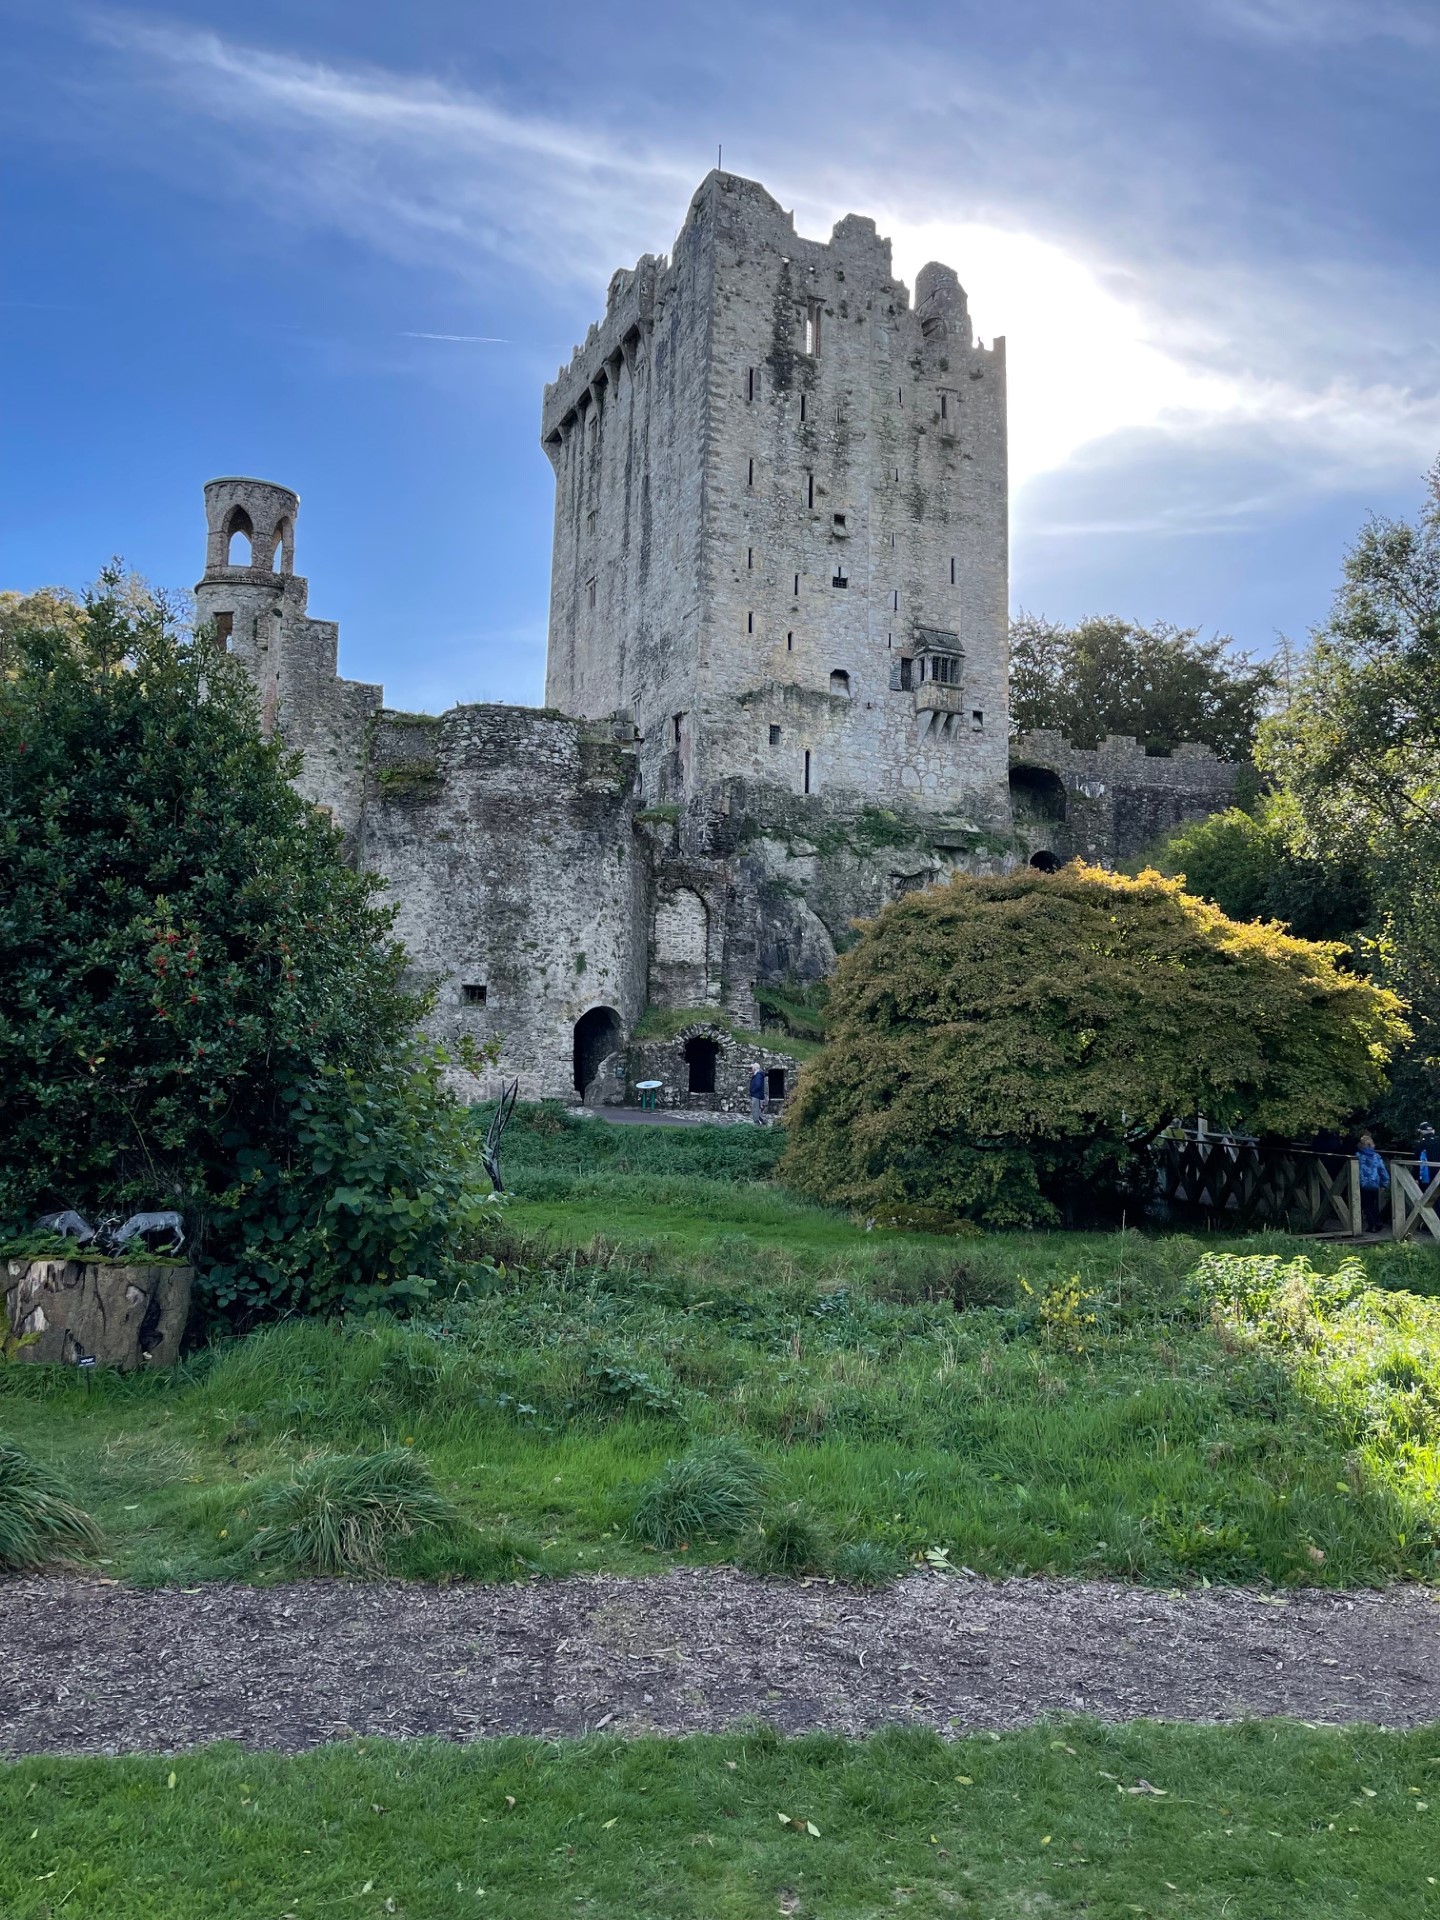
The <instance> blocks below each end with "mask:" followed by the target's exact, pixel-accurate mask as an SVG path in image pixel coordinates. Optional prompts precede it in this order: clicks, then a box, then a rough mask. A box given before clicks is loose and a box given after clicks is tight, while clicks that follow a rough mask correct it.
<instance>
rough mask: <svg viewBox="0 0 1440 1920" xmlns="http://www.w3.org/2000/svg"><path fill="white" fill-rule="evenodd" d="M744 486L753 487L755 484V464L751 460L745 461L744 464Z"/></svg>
mask: <svg viewBox="0 0 1440 1920" xmlns="http://www.w3.org/2000/svg"><path fill="white" fill-rule="evenodd" d="M745 484H746V486H747V487H753V486H754V484H755V462H754V461H753V460H747V461H746V462H745Z"/></svg>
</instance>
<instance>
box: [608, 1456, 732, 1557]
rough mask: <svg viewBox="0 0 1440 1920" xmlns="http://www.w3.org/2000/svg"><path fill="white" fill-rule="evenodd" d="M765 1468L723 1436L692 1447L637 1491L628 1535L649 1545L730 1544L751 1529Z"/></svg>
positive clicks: (667, 1462) (667, 1463) (669, 1461)
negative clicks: (630, 1534) (748, 1528)
mask: <svg viewBox="0 0 1440 1920" xmlns="http://www.w3.org/2000/svg"><path fill="white" fill-rule="evenodd" d="M765 1480H766V1475H765V1469H764V1467H763V1466H762V1465H761V1463H760V1461H759V1460H758V1459H757V1458H756V1457H755V1455H754V1454H753V1453H751V1452H750V1450H749V1449H748V1448H747V1447H744V1446H742V1445H741V1444H740V1442H739V1441H737V1440H732V1439H729V1438H721V1439H718V1440H709V1441H704V1442H702V1443H701V1444H699V1445H697V1446H694V1447H691V1449H690V1450H689V1452H688V1453H684V1454H681V1456H680V1457H679V1459H677V1460H667V1461H666V1463H665V1466H664V1468H663V1469H662V1470H661V1472H659V1473H658V1474H657V1475H656V1476H655V1478H654V1479H653V1480H652V1481H651V1482H650V1483H649V1485H648V1486H645V1487H643V1488H642V1489H641V1491H640V1493H639V1495H638V1497H637V1499H636V1501H635V1505H634V1507H633V1508H632V1510H631V1514H630V1531H631V1532H632V1533H633V1534H634V1536H635V1538H636V1539H637V1540H643V1541H645V1542H646V1543H647V1544H648V1545H650V1546H652V1547H678V1546H680V1545H682V1544H684V1543H688V1542H689V1541H691V1540H731V1539H733V1538H734V1537H735V1535H736V1534H738V1533H741V1532H743V1530H744V1529H745V1528H746V1527H747V1526H749V1525H750V1523H751V1522H752V1521H753V1520H754V1519H755V1517H756V1515H757V1513H758V1512H759V1510H760V1502H761V1499H762V1498H763V1496H764V1492H765Z"/></svg>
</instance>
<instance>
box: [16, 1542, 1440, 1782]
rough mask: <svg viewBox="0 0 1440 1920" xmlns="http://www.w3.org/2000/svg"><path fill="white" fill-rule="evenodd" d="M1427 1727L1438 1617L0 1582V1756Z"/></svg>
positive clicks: (606, 1592) (687, 1575) (531, 1589)
mask: <svg viewBox="0 0 1440 1920" xmlns="http://www.w3.org/2000/svg"><path fill="white" fill-rule="evenodd" d="M1055 1712H1061V1713H1065V1712H1083V1713H1092V1714H1098V1715H1100V1716H1102V1717H1103V1718H1106V1719H1117V1720H1118V1719H1131V1718H1134V1717H1137V1716H1151V1717H1155V1718H1161V1719H1173V1720H1222V1719H1231V1718H1236V1717H1240V1716H1243V1715H1251V1714H1254V1715H1264V1714H1282V1713H1283V1714H1290V1715H1293V1716H1296V1717H1298V1718H1300V1719H1302V1720H1313V1721H1349V1720H1370V1721H1379V1722H1381V1723H1383V1724H1385V1725H1388V1726H1407V1725H1414V1724H1416V1723H1418V1722H1421V1721H1427V1720H1435V1719H1440V1597H1437V1596H1435V1595H1432V1594H1431V1593H1429V1592H1427V1591H1424V1590H1421V1589H1417V1588H1406V1589H1396V1590H1394V1591H1392V1592H1390V1593H1386V1594H1376V1593H1357V1594H1330V1593H1322V1592H1316V1591H1311V1592H1307V1593H1304V1594H1297V1595H1294V1596H1291V1597H1290V1598H1288V1599H1286V1600H1284V1601H1283V1602H1280V1603H1276V1602H1274V1601H1266V1600H1264V1599H1262V1598H1260V1597H1258V1596H1256V1595H1255V1594H1251V1593H1242V1592H1234V1591H1224V1590H1219V1589H1216V1590H1212V1591H1209V1592H1199V1593H1188V1594H1184V1595H1174V1594H1164V1593H1157V1592H1154V1591H1151V1590H1148V1589H1138V1588H1134V1587H1120V1586H1108V1585H1081V1584H1079V1583H1070V1582H1065V1581H1051V1580H1011V1581H1005V1582H999V1583H992V1582H989V1581H984V1580H972V1579H964V1578H958V1577H957V1578H951V1579H935V1578H930V1577H927V1576H918V1575H917V1576H915V1577H913V1578H911V1579H908V1580H905V1581H903V1582H902V1583H901V1584H900V1585H899V1586H898V1587H893V1588H891V1589H890V1590H889V1591H888V1592H884V1593H877V1594H863V1595H862V1594H857V1593H854V1592H851V1591H850V1590H848V1589H846V1588H842V1587H835V1586H827V1585H824V1584H822V1583H818V1582H817V1583H814V1584H811V1585H806V1586H790V1585H784V1584H781V1583H778V1582H777V1583H767V1582H764V1581H758V1580H752V1579H748V1578H747V1577H746V1576H744V1575H743V1574H739V1573H735V1572H733V1571H731V1570H729V1569H727V1568H698V1567H697V1568H694V1569H685V1570H682V1571H677V1572H673V1573H669V1574H666V1575H665V1576H664V1577H663V1578H659V1579H654V1580H635V1579H622V1578H616V1577H596V1578H593V1579H578V1580H566V1581H561V1582H556V1583H554V1584H539V1583H536V1584H531V1585H528V1586H523V1587H464V1586H456V1587H450V1588H446V1589H437V1588H434V1587H415V1586H402V1585H399V1584H387V1585H376V1586H349V1585H343V1584H338V1583H336V1584H331V1583H327V1582H318V1581H317V1582H310V1583H308V1584H305V1585H298V1586H280V1587H270V1588H264V1589H257V1588H252V1587H229V1586H207V1587H202V1588H200V1589H199V1590H198V1591H195V1592H190V1593H183V1592H178V1591H175V1590H173V1589H170V1590H160V1591H136V1590H133V1589H130V1588H126V1587H122V1586H116V1585H109V1584H106V1583H103V1582H95V1581H87V1580H72V1579H26V1580H14V1581H10V1582H8V1583H5V1584H0V1752H4V1753H9V1754H12V1755H13V1754H22V1753H41V1752H51V1753H81V1752H90V1753H114V1752H127V1751H137V1750H138V1751H167V1750H172V1749H176V1748H183V1747H188V1746H194V1745H196V1744H199V1743H201V1742H204V1741H207V1740H217V1739H232V1740H239V1741H243V1742H244V1743H246V1744H247V1745H249V1746H253V1747H268V1748H279V1749H282V1750H287V1751H294V1750H298V1749H300V1748H304V1747H311V1746H315V1745H318V1744H320V1743H321V1742H324V1741H327V1740H333V1739H336V1738H341V1737H344V1736H346V1735H347V1734H350V1733H360V1734H389V1735H397V1736H398V1735H414V1734H434V1735H439V1736H441V1737H443V1738H445V1739H452V1740H469V1739H476V1738H479V1737H481V1736H483V1735H488V1734H501V1733H536V1734H574V1733H581V1732H584V1731H586V1730H589V1729H593V1728H599V1727H607V1726H608V1727H613V1728H615V1729H617V1730H624V1731H626V1732H638V1731H642V1730H652V1729H653V1730H656V1731H661V1732H690V1731H698V1730H702V1729H715V1728H720V1727H724V1726H726V1725H728V1724H729V1723H730V1722H732V1721H734V1720H736V1719H738V1718H739V1717H740V1716H741V1715H744V1714H758V1715H762V1716H763V1717H764V1718H766V1719H767V1720H770V1721H771V1722H773V1723H774V1724H775V1725H777V1726H780V1727H783V1728H785V1729H787V1730H789V1731H797V1732H798V1731H800V1730H802V1729H807V1728H828V1729H831V1730H833V1731H836V1732H842V1733H859V1732H863V1731H865V1730H867V1729H869V1728H872V1727H877V1726H880V1725H882V1724H884V1723H885V1722H887V1721H894V1720H917V1721H921V1722H924V1723H926V1724H928V1725H930V1726H934V1727H938V1728H940V1729H942V1730H945V1729H954V1730H957V1731H959V1730H969V1729H979V1728H997V1729H998V1728H1004V1727H1013V1726H1019V1725H1022V1724H1024V1723H1025V1722H1027V1721H1030V1720H1033V1719H1035V1718H1036V1717H1037V1716H1038V1715H1041V1714H1046V1713H1055Z"/></svg>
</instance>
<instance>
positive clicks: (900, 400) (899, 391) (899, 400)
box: [895, 387, 905, 407]
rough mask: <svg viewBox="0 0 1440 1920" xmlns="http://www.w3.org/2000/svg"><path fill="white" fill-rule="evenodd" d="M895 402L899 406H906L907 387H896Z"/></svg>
mask: <svg viewBox="0 0 1440 1920" xmlns="http://www.w3.org/2000/svg"><path fill="white" fill-rule="evenodd" d="M895 404H896V406H897V407H903V406H904V404H905V389H904V387H896V389H895Z"/></svg>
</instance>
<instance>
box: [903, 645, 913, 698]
mask: <svg viewBox="0 0 1440 1920" xmlns="http://www.w3.org/2000/svg"><path fill="white" fill-rule="evenodd" d="M914 684H915V662H914V661H913V660H907V659H906V658H905V656H904V654H901V656H900V691H901V692H902V693H909V691H910V689H911V688H912V687H913V686H914Z"/></svg>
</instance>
